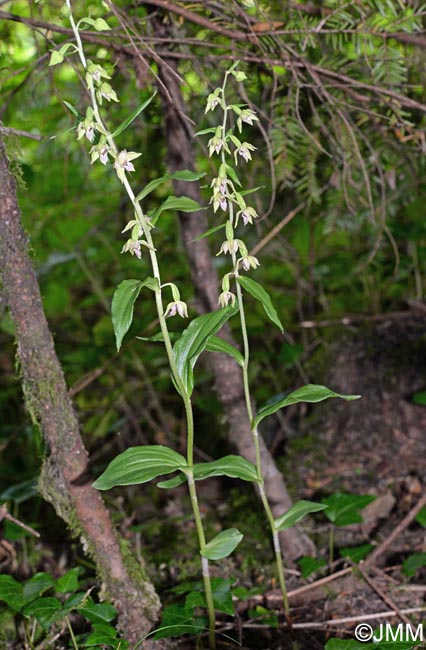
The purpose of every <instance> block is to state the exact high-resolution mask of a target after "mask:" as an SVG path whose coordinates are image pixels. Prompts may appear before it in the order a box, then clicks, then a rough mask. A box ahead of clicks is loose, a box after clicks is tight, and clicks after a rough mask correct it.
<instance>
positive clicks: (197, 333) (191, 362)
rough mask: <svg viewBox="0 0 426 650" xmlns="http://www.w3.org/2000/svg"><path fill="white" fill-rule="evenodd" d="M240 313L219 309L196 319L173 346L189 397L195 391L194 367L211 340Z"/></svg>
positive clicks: (229, 309)
mask: <svg viewBox="0 0 426 650" xmlns="http://www.w3.org/2000/svg"><path fill="white" fill-rule="evenodd" d="M237 311H238V307H231V306H229V307H226V308H225V309H218V310H217V311H213V312H211V313H210V314H203V316H198V317H197V318H194V320H192V321H191V322H190V324H189V325H188V327H187V328H186V329H185V330H184V331H183V332H182V335H181V336H180V337H179V339H178V340H177V341H176V343H175V344H174V346H173V352H174V355H175V359H176V366H177V370H178V374H179V377H180V378H181V380H182V383H183V385H184V387H185V390H186V393H187V395H188V396H189V395H191V393H192V391H193V389H194V372H193V370H194V366H195V364H196V362H197V359H198V357H199V356H200V354H201V353H202V352H203V351H204V350H205V349H206V346H207V343H208V341H209V338H210V337H211V336H213V335H214V334H216V332H218V331H219V330H220V328H221V327H222V326H223V325H224V324H225V323H226V321H227V320H228V319H229V318H231V316H233V315H234V314H236V313H237Z"/></svg>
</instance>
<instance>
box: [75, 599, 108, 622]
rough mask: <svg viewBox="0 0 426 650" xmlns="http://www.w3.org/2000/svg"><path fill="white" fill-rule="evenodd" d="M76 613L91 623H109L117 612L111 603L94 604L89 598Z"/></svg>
mask: <svg viewBox="0 0 426 650" xmlns="http://www.w3.org/2000/svg"><path fill="white" fill-rule="evenodd" d="M78 613H79V614H81V615H82V616H84V617H85V618H87V620H88V621H90V622H91V623H111V621H113V620H114V618H115V617H116V616H117V610H116V609H115V607H113V606H112V605H111V603H94V602H93V600H92V599H91V598H88V599H87V600H86V602H85V603H84V605H83V607H79V608H78Z"/></svg>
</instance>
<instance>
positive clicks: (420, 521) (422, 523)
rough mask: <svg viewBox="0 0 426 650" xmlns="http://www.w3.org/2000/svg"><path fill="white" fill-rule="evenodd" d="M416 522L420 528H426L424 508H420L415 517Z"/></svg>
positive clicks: (425, 510)
mask: <svg viewBox="0 0 426 650" xmlns="http://www.w3.org/2000/svg"><path fill="white" fill-rule="evenodd" d="M416 521H417V523H418V524H420V526H423V528H426V508H422V509H421V510H420V512H419V513H418V514H417V516H416Z"/></svg>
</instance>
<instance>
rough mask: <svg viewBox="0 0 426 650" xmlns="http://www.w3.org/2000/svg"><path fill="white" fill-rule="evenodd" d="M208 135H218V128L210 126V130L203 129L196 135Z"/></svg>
mask: <svg viewBox="0 0 426 650" xmlns="http://www.w3.org/2000/svg"><path fill="white" fill-rule="evenodd" d="M207 133H216V127H215V126H209V128H208V129H202V130H201V131H197V133H195V134H194V135H206V134H207Z"/></svg>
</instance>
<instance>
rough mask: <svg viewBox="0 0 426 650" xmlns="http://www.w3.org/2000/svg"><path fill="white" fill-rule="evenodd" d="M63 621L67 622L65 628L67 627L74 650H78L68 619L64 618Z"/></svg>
mask: <svg viewBox="0 0 426 650" xmlns="http://www.w3.org/2000/svg"><path fill="white" fill-rule="evenodd" d="M65 620H66V622H67V626H68V630H69V633H70V637H71V641H72V644H73V647H74V650H78V645H77V640H76V638H75V636H74V632H73V629H72V626H71V623H70V619H69V617H68V616H65Z"/></svg>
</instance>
